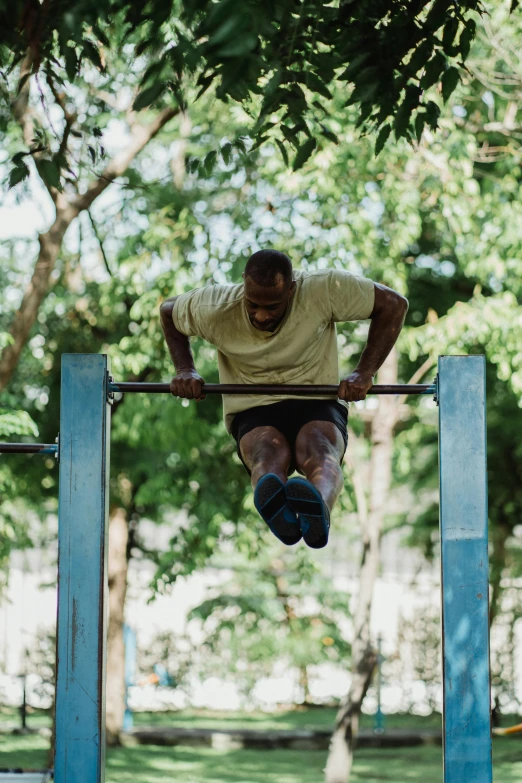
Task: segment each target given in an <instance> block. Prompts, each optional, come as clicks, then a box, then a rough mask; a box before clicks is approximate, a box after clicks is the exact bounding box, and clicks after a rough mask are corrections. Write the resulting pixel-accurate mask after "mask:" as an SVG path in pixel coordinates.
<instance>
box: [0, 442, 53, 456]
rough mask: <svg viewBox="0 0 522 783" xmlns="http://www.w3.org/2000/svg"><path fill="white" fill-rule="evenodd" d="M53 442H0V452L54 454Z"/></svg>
mask: <svg viewBox="0 0 522 783" xmlns="http://www.w3.org/2000/svg"><path fill="white" fill-rule="evenodd" d="M57 451H58V446H57V445H56V444H55V443H0V454H56V452H57Z"/></svg>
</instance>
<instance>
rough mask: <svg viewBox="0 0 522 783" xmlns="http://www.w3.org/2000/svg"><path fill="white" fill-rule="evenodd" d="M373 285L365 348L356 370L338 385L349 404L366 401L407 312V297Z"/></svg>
mask: <svg viewBox="0 0 522 783" xmlns="http://www.w3.org/2000/svg"><path fill="white" fill-rule="evenodd" d="M374 285H375V303H374V306H373V310H372V314H371V315H370V318H371V321H372V323H371V325H370V331H369V332H368V340H367V342H366V347H365V349H364V351H363V352H362V354H361V358H360V359H359V364H358V365H357V367H356V368H355V370H354V371H353V372H352V373H351V374H350V375H349V376H348V377H347V378H344V379H343V380H342V381H341V383H340V384H339V399H340V400H346V401H347V402H352V401H356V400H364V399H365V397H366V393H367V391H368V389H369V388H370V387H371V386H373V378H374V376H375V374H376V373H377V370H378V369H379V367H380V366H381V365H382V363H383V362H384V360H385V359H386V357H387V356H388V354H389V353H390V351H391V349H392V348H393V346H394V345H395V343H396V342H397V338H398V336H399V334H400V331H401V329H402V326H403V324H404V319H405V318H406V313H407V312H408V300H407V299H406V298H405V297H404V296H401V294H398V293H397V292H396V291H393V290H392V289H391V288H387V287H386V286H385V285H380V284H379V283H374Z"/></svg>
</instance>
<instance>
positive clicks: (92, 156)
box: [87, 144, 96, 163]
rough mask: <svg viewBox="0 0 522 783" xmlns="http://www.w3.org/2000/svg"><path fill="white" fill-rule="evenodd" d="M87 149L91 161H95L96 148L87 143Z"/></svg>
mask: <svg viewBox="0 0 522 783" xmlns="http://www.w3.org/2000/svg"><path fill="white" fill-rule="evenodd" d="M87 151H88V153H89V155H90V158H91V160H92V162H93V163H96V150H95V149H94V147H92V146H91V145H90V144H88V145H87Z"/></svg>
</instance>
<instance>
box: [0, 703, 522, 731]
mask: <svg viewBox="0 0 522 783" xmlns="http://www.w3.org/2000/svg"><path fill="white" fill-rule="evenodd" d="M335 715H336V710H335V709H333V708H328V707H315V708H303V707H297V708H295V709H291V710H281V712H271V713H267V712H230V711H219V712H218V711H212V710H180V711H172V712H136V713H135V714H134V725H135V727H140V726H157V727H160V726H170V727H173V726H181V727H184V728H198V729H214V728H215V729H241V728H243V729H260V730H262V729H265V730H268V731H272V730H274V729H308V730H312V729H326V730H328V731H329V730H330V729H331V728H332V726H333V724H334V720H335ZM520 720H521V718H520V716H518V715H503V716H502V721H501V725H502V726H512V725H513V724H515V723H520ZM0 723H4V724H11V725H13V726H19V725H20V717H19V714H18V711H17V710H15V709H13V708H8V707H3V708H2V707H0ZM27 725H28V727H29V728H33V729H37V728H43V727H50V726H51V719H50V717H49V714H48V713H47V712H46V711H44V710H33V711H31V712H30V713H29V714H28V716H27ZM385 727H386V728H387V729H426V728H433V729H440V728H441V716H440V715H438V714H436V713H433V714H432V715H427V716H418V715H411V714H395V715H387V716H386V718H385ZM361 728H363V729H371V728H373V716H372V715H364V714H363V715H362V716H361Z"/></svg>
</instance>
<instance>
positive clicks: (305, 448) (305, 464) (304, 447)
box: [295, 422, 344, 473]
mask: <svg viewBox="0 0 522 783" xmlns="http://www.w3.org/2000/svg"><path fill="white" fill-rule="evenodd" d="M343 452H344V440H343V437H342V435H341V433H340V432H339V430H338V429H337V427H336V426H335V424H332V423H331V422H311V423H310V424H309V425H305V427H303V428H302V429H301V431H300V432H299V435H298V437H297V440H296V444H295V461H296V465H297V468H298V470H300V471H302V472H303V473H307V472H308V471H310V470H313V469H314V468H316V467H318V466H319V465H325V464H326V463H328V464H330V465H332V466H334V465H337V466H338V467H339V469H340V461H341V458H342V454H343Z"/></svg>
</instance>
